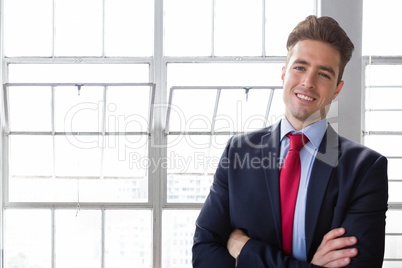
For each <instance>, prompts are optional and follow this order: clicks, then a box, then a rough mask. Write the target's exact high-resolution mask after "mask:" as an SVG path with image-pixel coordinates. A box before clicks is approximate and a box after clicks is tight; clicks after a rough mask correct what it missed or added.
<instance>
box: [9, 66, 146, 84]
mask: <svg viewBox="0 0 402 268" xmlns="http://www.w3.org/2000/svg"><path fill="white" fill-rule="evenodd" d="M8 67H9V68H8V70H9V82H10V83H24V82H25V83H35V82H37V83H60V82H61V81H62V82H63V83H144V82H147V81H149V65H148V64H73V63H71V64H10V65H9V66H8Z"/></svg>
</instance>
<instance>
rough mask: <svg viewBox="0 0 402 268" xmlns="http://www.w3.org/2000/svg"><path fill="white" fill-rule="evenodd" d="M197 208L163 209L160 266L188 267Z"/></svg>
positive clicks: (165, 267) (171, 267) (167, 267)
mask: <svg viewBox="0 0 402 268" xmlns="http://www.w3.org/2000/svg"><path fill="white" fill-rule="evenodd" d="M198 214H199V211H198V210H164V211H163V214H162V222H163V227H162V267H163V268H189V267H192V265H191V256H192V253H191V247H192V245H193V236H194V230H195V220H196V218H197V217H198Z"/></svg>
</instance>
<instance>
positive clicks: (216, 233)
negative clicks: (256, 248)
mask: <svg viewBox="0 0 402 268" xmlns="http://www.w3.org/2000/svg"><path fill="white" fill-rule="evenodd" d="M227 153H228V147H227V148H226V149H225V151H224V153H223V155H222V157H221V159H220V162H219V166H218V168H217V170H216V173H215V176H214V181H213V184H212V186H211V189H210V193H209V195H208V197H207V199H206V200H205V203H204V205H203V207H202V209H201V212H200V214H199V216H198V218H197V221H196V229H195V233H194V244H193V249H192V250H193V267H195V268H214V267H216V268H229V267H235V259H234V258H233V257H232V256H231V255H230V254H229V252H228V250H227V249H226V244H227V241H228V238H229V235H230V233H231V231H232V228H231V223H230V215H229V193H228V181H227V176H226V175H225V173H226V172H225V169H226V168H227V166H226V165H228V164H229V163H227V161H228V157H227ZM226 174H227V173H226Z"/></svg>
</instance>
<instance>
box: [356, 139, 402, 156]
mask: <svg viewBox="0 0 402 268" xmlns="http://www.w3.org/2000/svg"><path fill="white" fill-rule="evenodd" d="M364 144H365V145H366V146H368V147H370V148H372V149H374V150H376V151H378V152H379V153H381V154H383V155H385V156H387V157H388V156H400V155H401V150H400V149H401V148H402V136H399V135H368V136H365V137H364Z"/></svg>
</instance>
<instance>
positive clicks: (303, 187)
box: [280, 119, 328, 261]
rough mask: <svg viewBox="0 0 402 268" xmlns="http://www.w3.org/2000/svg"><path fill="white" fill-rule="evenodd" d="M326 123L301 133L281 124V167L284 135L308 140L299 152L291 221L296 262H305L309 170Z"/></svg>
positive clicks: (286, 144)
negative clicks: (303, 137)
mask: <svg viewBox="0 0 402 268" xmlns="http://www.w3.org/2000/svg"><path fill="white" fill-rule="evenodd" d="M327 125H328V122H327V120H326V119H322V120H320V121H318V122H315V123H314V124H311V125H309V126H307V127H306V128H304V129H302V130H301V131H295V129H294V128H293V126H292V125H291V124H290V123H289V121H287V120H286V119H282V122H281V132H280V135H281V136H280V138H281V152H280V164H281V166H282V164H283V162H284V160H285V157H286V155H287V153H288V151H289V138H288V137H286V134H288V133H289V132H291V133H303V134H304V135H306V136H307V138H308V139H309V142H308V143H307V144H306V145H305V146H304V147H303V149H301V151H300V161H301V174H300V184H299V191H298V194H297V200H296V208H295V215H294V221H293V242H292V252H293V257H295V258H296V259H298V260H301V261H306V259H307V257H306V232H305V230H306V229H305V223H306V221H305V216H306V200H307V189H308V183H309V180H310V174H311V169H312V166H313V162H314V159H315V156H316V154H317V150H318V147H319V145H320V143H321V140H322V138H323V137H324V134H325V131H326V130H327Z"/></svg>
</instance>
